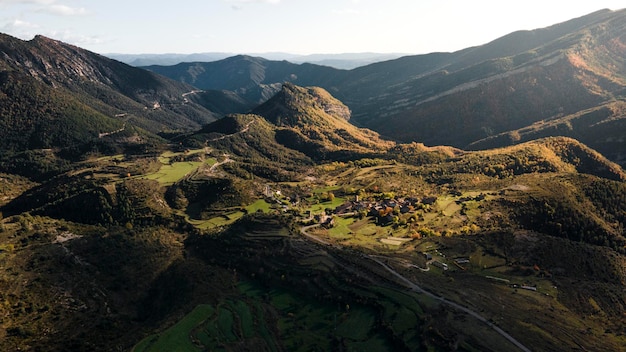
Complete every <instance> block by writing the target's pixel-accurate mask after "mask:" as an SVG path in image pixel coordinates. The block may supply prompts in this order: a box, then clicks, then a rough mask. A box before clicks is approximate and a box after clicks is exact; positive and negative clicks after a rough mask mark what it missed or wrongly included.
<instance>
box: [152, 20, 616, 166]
mask: <svg viewBox="0 0 626 352" xmlns="http://www.w3.org/2000/svg"><path fill="white" fill-rule="evenodd" d="M625 26H626V10H620V11H611V10H601V11H597V12H594V13H591V14H589V15H586V16H583V17H580V18H575V19H572V20H569V21H566V22H563V23H559V24H555V25H553V26H550V27H547V28H541V29H535V30H530V31H517V32H514V33H511V34H509V35H506V36H503V37H501V38H498V39H496V40H494V41H492V42H490V43H487V44H484V45H481V46H476V47H471V48H467V49H463V50H459V51H457V52H452V53H430V54H425V55H414V56H405V57H401V58H397V59H393V60H389V61H383V62H378V63H374V64H370V65H367V66H363V67H358V68H355V69H351V70H338V69H332V68H328V67H323V66H318V65H310V64H308V65H294V64H289V63H285V62H276V61H268V60H265V59H260V58H253V57H245V56H239V57H234V58H229V59H225V60H221V61H216V62H212V63H193V64H189V63H188V64H180V65H177V66H173V67H169V68H168V67H150V68H149V69H151V70H154V71H155V72H159V73H161V74H164V75H166V76H168V77H170V78H174V79H177V80H180V81H183V82H186V83H189V84H192V85H196V86H198V87H200V88H203V89H205V88H210V89H225V90H229V91H233V92H236V93H237V94H239V95H241V96H243V97H245V98H246V100H248V101H250V102H263V101H265V100H267V99H269V97H270V96H271V95H272V94H274V93H275V92H277V91H278V86H279V84H280V83H282V82H292V83H294V84H297V85H301V86H319V87H322V88H324V89H326V90H327V91H329V92H331V93H332V94H333V95H334V96H336V97H337V98H338V99H340V100H341V101H342V102H344V103H345V104H346V105H347V106H348V107H349V108H350V110H351V111H352V119H351V122H352V123H353V124H355V125H357V126H362V127H367V128H370V129H372V130H375V131H377V132H379V133H381V134H382V135H385V136H390V137H393V138H394V139H396V140H398V141H403V142H411V141H415V142H420V143H424V144H426V145H450V146H454V147H457V148H461V149H480V148H492V147H498V146H504V145H511V144H515V143H519V142H522V141H528V140H531V139H533V138H538V137H545V136H559V135H565V136H569V137H573V138H576V139H579V140H580V141H582V142H583V143H585V144H587V145H589V146H590V147H592V148H594V149H597V150H598V151H600V152H601V153H603V154H606V155H607V156H608V157H609V158H610V159H611V160H613V161H617V162H620V163H621V164H622V165H625V163H626V159H625V155H626V150H624V147H623V144H620V142H619V141H620V140H621V136H620V132H619V131H621V130H622V127H623V122H622V120H623V119H622V115H623V114H622V113H621V111H623V110H622V107H621V105H622V104H623V97H624V92H625V90H624V89H625V88H626V85H625V84H626V72H625V71H624V69H623V67H624V57H625V54H626V53H625V52H624V48H625V47H626V46H625V45H624V39H623V36H621V33H623V31H624V28H625ZM596 110H597V112H595V111H596Z"/></svg>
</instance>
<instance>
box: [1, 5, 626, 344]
mask: <svg viewBox="0 0 626 352" xmlns="http://www.w3.org/2000/svg"><path fill="white" fill-rule="evenodd" d="M625 15H626V13H625V12H624V10H621V11H610V10H603V11H598V12H595V13H592V14H589V15H587V16H583V17H581V18H578V19H573V20H571V21H567V22H564V23H561V24H557V25H554V26H551V27H548V28H544V29H540V30H534V31H521V32H516V33H512V34H510V35H508V36H505V37H502V38H500V39H497V40H495V41H493V42H491V43H488V44H486V45H484V46H480V47H473V48H468V49H464V50H460V51H458V52H454V53H432V54H426V55H415V56H407V57H402V58H395V59H393V60H389V61H381V62H377V63H374V64H371V65H367V66H361V67H358V68H354V69H351V70H340V69H335V68H332V67H327V66H317V65H313V64H293V63H289V62H287V61H280V62H278V61H271V60H266V59H262V58H255V57H251V56H243V55H242V56H235V57H231V58H226V59H223V60H220V61H215V62H209V63H199V62H196V63H181V64H178V65H176V66H171V67H158V66H151V67H148V68H147V69H142V68H137V67H130V66H127V65H125V64H122V63H120V62H117V61H114V60H111V59H107V58H105V57H102V56H100V55H97V54H94V53H91V52H89V51H86V50H83V49H80V48H78V47H75V46H72V45H69V44H65V43H62V42H59V41H55V40H52V39H49V38H45V37H42V36H37V37H35V38H34V39H33V40H31V41H22V40H19V39H16V38H12V37H10V36H7V35H0V51H1V52H2V53H3V55H2V56H0V350H7V351H11V350H15V351H18V350H20V351H68V350H69V351H136V352H148V351H165V350H167V351H169V350H180V351H206V350H211V351H257V350H258V351H311V350H323V351H362V350H363V351H386V350H393V351H571V350H583V351H620V350H623V349H624V346H626V290H625V287H626V232H625V231H624V229H625V228H626V212H625V211H624V210H625V209H626V183H625V182H626V172H625V171H624V168H623V166H624V155H626V151H624V149H623V147H624V145H623V136H622V135H623V130H624V129H623V127H624V126H623V122H624V116H626V114H625V112H626V109H625V106H624V104H625V103H624V92H625V91H626V90H625V87H626V85H625V84H626V83H625V82H626V78H625V76H624V69H623V63H624V61H623V58H624V55H623V54H624V48H626V45H624V36H623V35H622V34H620V33H623V29H624V28H626V27H624V25H626V17H625ZM166 76H168V77H169V78H166ZM363 126H365V127H370V128H372V129H367V128H363Z"/></svg>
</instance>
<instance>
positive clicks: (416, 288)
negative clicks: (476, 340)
mask: <svg viewBox="0 0 626 352" xmlns="http://www.w3.org/2000/svg"><path fill="white" fill-rule="evenodd" d="M366 257H367V258H369V259H370V260H372V261H374V262H376V263H378V264H379V265H380V266H382V267H383V268H385V270H387V271H388V272H390V273H391V274H393V275H394V276H395V277H397V278H398V279H400V280H401V281H402V282H404V283H405V284H406V285H407V286H408V287H409V288H410V289H411V290H412V291H414V292H419V293H422V294H424V295H426V296H429V297H432V298H434V299H436V300H438V301H439V302H441V303H443V304H446V305H449V306H451V307H453V308H456V309H458V310H460V311H462V312H465V313H467V314H469V315H471V316H473V317H474V318H476V319H478V320H480V321H482V322H483V323H485V324H487V326H489V327H490V328H492V329H493V330H495V331H496V332H497V333H498V334H500V335H502V336H503V337H504V338H505V339H507V340H509V341H510V342H511V343H512V344H514V345H515V346H517V347H518V348H519V349H520V350H522V351H525V352H530V349H528V348H527V347H526V346H524V345H523V344H522V343H521V342H519V341H517V340H516V339H515V338H514V337H513V336H511V335H509V334H508V333H507V332H506V331H504V330H502V329H500V328H499V327H498V326H496V325H495V324H493V323H492V322H490V321H489V320H487V319H486V318H485V317H483V316H482V315H480V314H478V313H476V312H474V311H473V310H471V309H469V308H467V307H464V306H462V305H460V304H458V303H456V302H452V301H450V300H448V299H446V298H445V297H442V296H437V295H435V294H434V293H432V292H429V291H426V290H424V289H423V288H421V287H420V286H418V285H416V284H415V283H414V282H412V281H411V280H409V279H407V278H406V277H404V276H402V275H401V274H400V273H398V272H397V271H395V270H393V269H392V268H391V267H389V266H388V265H387V264H385V263H383V262H382V261H380V260H378V259H377V258H375V257H373V256H371V255H368V256H366Z"/></svg>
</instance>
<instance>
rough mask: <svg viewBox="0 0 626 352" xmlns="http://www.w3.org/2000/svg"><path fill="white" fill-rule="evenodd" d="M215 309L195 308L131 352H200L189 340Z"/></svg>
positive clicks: (206, 307) (144, 340)
mask: <svg viewBox="0 0 626 352" xmlns="http://www.w3.org/2000/svg"><path fill="white" fill-rule="evenodd" d="M214 312H215V309H214V308H213V307H212V306H210V305H206V304H202V305H199V306H197V307H196V308H195V309H194V310H193V311H192V312H191V313H189V314H187V315H186V316H185V317H184V318H183V319H182V320H181V321H179V322H178V323H177V324H176V325H174V326H172V327H171V328H169V329H167V330H165V331H164V332H163V333H161V334H156V335H152V336H149V337H147V338H145V339H143V340H142V341H141V342H139V343H138V344H137V345H136V346H135V347H134V348H133V352H150V351H181V352H183V351H184V352H187V351H202V350H201V349H199V348H198V347H196V345H194V344H193V343H192V341H191V340H190V339H189V336H190V335H191V333H192V332H193V331H194V329H196V328H197V327H198V326H199V325H201V324H202V323H203V322H205V321H206V320H207V319H209V318H210V317H211V316H213V314H214Z"/></svg>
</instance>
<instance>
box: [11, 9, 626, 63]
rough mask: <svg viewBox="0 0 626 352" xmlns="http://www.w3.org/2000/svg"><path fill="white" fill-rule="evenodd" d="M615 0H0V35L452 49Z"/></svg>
mask: <svg viewBox="0 0 626 352" xmlns="http://www.w3.org/2000/svg"><path fill="white" fill-rule="evenodd" d="M624 7H626V3H625V2H624V1H623V0H619V1H604V0H595V1H569V2H565V1H551V0H540V1H537V0H526V1H518V2H516V5H513V4H512V3H511V2H507V1H502V0H497V1H494V0H471V1H470V0H384V1H383V0H193V1H192V0H152V1H143V0H124V1H122V0H0V32H2V33H6V34H9V35H13V36H16V37H19V38H22V39H31V38H32V37H33V36H34V35H35V34H43V35H45V36H48V37H51V38H54V39H59V40H62V41H65V42H69V43H72V44H76V45H78V46H80V47H83V48H86V49H89V50H92V51H95V52H98V53H194V52H195V53H197V52H229V53H263V52H289V53H296V54H310V53H345V52H401V53H416V54H422V53H429V52H434V51H455V50H459V49H463V48H466V47H469V46H475V45H481V44H484V43H487V42H489V41H491V40H493V39H496V38H498V37H500V36H502V35H505V34H508V33H510V32H513V31H515V30H520V29H535V28H541V27H546V26H549V25H552V24H555V23H559V22H563V21H566V20H568V19H571V18H575V17H580V16H583V15H586V14H588V13H591V12H594V11H596V10H599V9H603V8H610V9H613V10H616V9H621V8H624Z"/></svg>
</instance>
